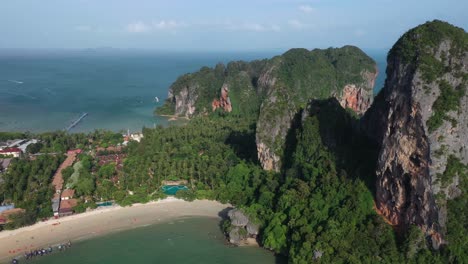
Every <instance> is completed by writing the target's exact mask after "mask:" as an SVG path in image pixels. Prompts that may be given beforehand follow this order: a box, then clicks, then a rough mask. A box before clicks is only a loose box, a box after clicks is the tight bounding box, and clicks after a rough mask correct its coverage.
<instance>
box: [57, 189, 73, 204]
mask: <svg viewBox="0 0 468 264" xmlns="http://www.w3.org/2000/svg"><path fill="white" fill-rule="evenodd" d="M74 195H75V190H73V189H65V190H63V192H62V195H61V198H60V199H61V200H62V201H63V200H70V199H72V198H73V196H74Z"/></svg>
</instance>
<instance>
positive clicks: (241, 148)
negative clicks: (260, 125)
mask: <svg viewBox="0 0 468 264" xmlns="http://www.w3.org/2000/svg"><path fill="white" fill-rule="evenodd" d="M225 143H226V144H227V145H229V146H230V147H231V148H232V149H233V150H234V152H235V153H236V155H237V156H238V157H239V158H241V159H244V160H246V161H249V162H252V163H254V164H260V162H259V161H258V156H257V144H256V143H255V124H252V125H251V126H250V128H249V130H247V131H232V132H231V133H230V134H229V136H228V138H227V139H226V141H225Z"/></svg>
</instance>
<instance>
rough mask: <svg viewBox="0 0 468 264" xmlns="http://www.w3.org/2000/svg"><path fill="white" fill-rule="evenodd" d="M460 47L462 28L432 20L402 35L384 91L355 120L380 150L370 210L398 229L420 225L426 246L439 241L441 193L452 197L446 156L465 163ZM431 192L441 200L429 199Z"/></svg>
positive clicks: (466, 58) (467, 106)
mask: <svg viewBox="0 0 468 264" xmlns="http://www.w3.org/2000/svg"><path fill="white" fill-rule="evenodd" d="M467 44H468V43H467V34H466V32H464V30H463V29H459V28H456V27H453V26H451V25H449V24H447V23H444V22H440V21H433V22H428V23H426V24H424V25H421V26H419V27H417V28H415V29H412V30H410V31H409V32H407V33H406V34H405V35H403V36H402V38H401V39H400V40H399V41H398V42H397V43H396V44H395V46H394V47H393V48H392V50H391V51H390V53H389V56H388V59H387V62H388V68H387V80H386V82H385V87H384V89H383V90H382V92H381V93H380V94H379V95H378V96H377V98H376V100H375V102H374V104H373V106H372V107H371V108H370V110H369V111H368V112H367V113H366V115H365V116H364V118H363V119H362V122H363V124H364V127H365V128H364V129H365V130H366V131H367V133H368V135H369V136H370V137H371V138H373V139H374V140H375V141H376V142H377V143H378V144H379V145H380V146H381V150H380V153H379V158H378V164H377V168H376V174H377V183H376V206H377V209H378V210H379V211H380V213H381V214H382V215H383V216H384V217H386V218H387V220H388V221H390V223H392V224H393V225H395V226H397V227H399V228H401V229H403V230H405V229H407V228H408V227H409V226H410V225H413V224H414V225H417V226H419V227H421V229H422V230H423V231H424V232H425V233H426V235H427V236H428V237H429V238H431V242H432V246H433V247H434V248H438V247H439V246H440V245H441V244H443V243H444V241H443V233H444V227H445V224H446V220H447V219H446V209H445V201H446V199H450V198H453V196H454V195H452V197H451V196H450V195H447V194H448V193H451V194H456V193H457V191H456V189H457V187H456V185H457V184H458V179H457V177H458V176H455V178H453V179H450V180H449V182H448V183H447V180H446V179H441V175H442V174H443V172H444V171H445V170H446V166H447V159H448V158H449V156H453V157H456V158H457V159H459V160H460V161H462V162H464V163H466V162H468V155H467V151H466V146H467V145H468V136H467V135H468V119H467V116H468V98H467V93H466V92H465V91H466V86H467V79H468V78H467V76H468V75H467V72H468V71H467V65H468V49H467ZM444 182H446V183H445V184H444ZM449 190H451V191H449ZM454 190H455V191H454ZM438 193H443V194H444V195H438V196H437V197H439V199H437V201H436V199H435V197H436V195H437V194H438ZM458 193H459V192H458Z"/></svg>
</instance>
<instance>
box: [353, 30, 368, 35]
mask: <svg viewBox="0 0 468 264" xmlns="http://www.w3.org/2000/svg"><path fill="white" fill-rule="evenodd" d="M366 34H367V32H366V31H364V30H362V29H356V31H354V35H356V37H362V36H364V35H366Z"/></svg>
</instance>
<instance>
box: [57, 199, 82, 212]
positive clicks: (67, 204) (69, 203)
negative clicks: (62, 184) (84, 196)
mask: <svg viewBox="0 0 468 264" xmlns="http://www.w3.org/2000/svg"><path fill="white" fill-rule="evenodd" d="M77 204H78V200H76V199H70V200H63V201H60V210H62V209H71V208H73V207H75V206H76V205H77Z"/></svg>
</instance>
